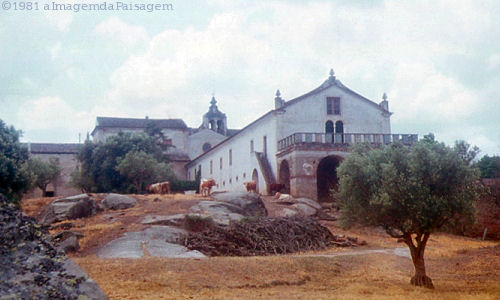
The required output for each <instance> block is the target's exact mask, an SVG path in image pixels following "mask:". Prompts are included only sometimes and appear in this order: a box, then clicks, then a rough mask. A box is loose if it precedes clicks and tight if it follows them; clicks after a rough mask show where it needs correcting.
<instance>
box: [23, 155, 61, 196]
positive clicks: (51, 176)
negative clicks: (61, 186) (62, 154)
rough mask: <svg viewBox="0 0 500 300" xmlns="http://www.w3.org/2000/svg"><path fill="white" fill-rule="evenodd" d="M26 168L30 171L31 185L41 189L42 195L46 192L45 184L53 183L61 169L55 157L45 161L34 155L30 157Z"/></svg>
mask: <svg viewBox="0 0 500 300" xmlns="http://www.w3.org/2000/svg"><path fill="white" fill-rule="evenodd" d="M27 169H28V171H29V172H30V173H31V176H32V180H33V182H32V183H33V185H34V186H36V187H38V188H39V189H41V190H42V193H43V194H42V197H45V196H46V194H47V186H48V185H49V184H50V183H54V182H55V181H56V180H57V178H59V175H60V174H61V171H62V168H61V166H60V165H59V161H58V160H57V159H55V158H50V159H49V161H47V162H46V161H43V160H41V159H39V158H36V157H35V158H31V159H30V160H29V161H28V164H27Z"/></svg>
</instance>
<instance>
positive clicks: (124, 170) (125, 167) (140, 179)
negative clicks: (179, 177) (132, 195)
mask: <svg viewBox="0 0 500 300" xmlns="http://www.w3.org/2000/svg"><path fill="white" fill-rule="evenodd" d="M116 169H117V170H118V172H120V175H122V176H125V177H126V178H127V179H129V180H130V181H131V182H133V183H134V185H135V188H136V192H137V193H141V192H142V191H143V189H144V185H145V184H149V183H153V182H158V181H164V180H168V179H170V178H173V171H172V168H171V167H170V166H169V165H167V164H166V163H164V162H162V163H160V162H158V160H157V159H156V158H155V157H154V156H153V155H151V154H147V153H146V152H144V151H130V152H128V153H127V154H126V155H125V157H124V158H123V159H121V160H119V164H118V166H116Z"/></svg>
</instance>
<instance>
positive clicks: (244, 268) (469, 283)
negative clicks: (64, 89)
mask: <svg viewBox="0 0 500 300" xmlns="http://www.w3.org/2000/svg"><path fill="white" fill-rule="evenodd" d="M134 196H135V195H134ZM95 197H96V199H98V200H100V199H102V197H103V195H95ZM135 197H136V198H137V199H138V202H139V205H137V206H135V207H134V208H130V209H126V210H120V211H105V212H102V213H99V214H98V215H96V216H93V217H91V218H88V219H81V220H72V221H66V222H72V223H73V224H74V228H73V229H72V230H76V231H79V232H82V233H83V234H84V235H85V237H84V238H83V239H82V240H80V243H81V246H82V249H81V250H80V251H79V252H78V253H75V254H73V255H71V256H72V257H73V258H74V260H75V261H76V262H77V263H78V264H79V265H80V266H81V267H83V268H84V269H85V270H86V271H87V272H88V273H89V275H90V276H91V277H92V278H93V279H94V280H95V281H96V282H97V283H98V284H99V285H100V286H101V288H102V289H103V290H104V291H105V292H106V293H107V295H108V296H109V297H110V299H360V298H363V299H403V298H404V299H500V242H498V241H496V242H495V241H480V240H476V239H471V238H466V237H459V236H453V235H449V234H442V233H438V234H433V235H431V238H430V240H429V244H428V249H427V251H426V266H427V271H428V275H429V276H430V277H431V278H432V279H433V281H434V285H435V287H436V289H435V290H427V289H423V288H416V287H413V286H411V285H410V284H409V280H410V277H411V275H412V273H413V266H412V264H411V261H410V260H409V259H408V258H405V257H401V256H396V255H394V254H382V253H370V254H364V255H342V256H338V255H335V254H338V253H339V252H345V253H344V254H347V253H349V252H351V251H357V252H359V251H360V250H369V249H384V248H386V249H394V248H398V247H404V246H405V245H404V244H398V243H397V242H396V241H395V240H394V239H392V238H390V237H388V236H387V235H386V234H385V233H384V232H383V231H382V230H379V229H376V228H353V229H350V230H348V231H344V230H342V229H341V228H340V227H339V225H338V224H337V222H331V221H330V222H324V223H323V224H324V225H326V226H327V227H328V228H329V229H330V230H331V231H332V232H333V233H334V234H346V235H349V236H354V237H358V238H359V239H361V240H365V241H367V242H368V245H366V246H363V247H357V248H355V249H353V248H330V249H326V250H323V251H316V252H308V253H299V254H293V255H280V256H266V257H213V258H206V259H170V258H157V257H143V258H140V259H101V258H98V257H97V256H96V254H95V253H96V251H97V249H99V248H100V247H101V246H102V245H104V244H106V243H107V242H109V241H111V240H113V239H115V238H117V237H120V236H121V235H122V234H123V233H124V232H128V231H138V230H141V229H143V228H144V227H145V226H144V225H141V224H140V221H141V220H142V219H143V218H144V216H145V215H147V214H157V215H169V214H175V213H182V212H186V211H187V209H188V208H189V207H190V206H192V205H193V204H194V203H196V202H197V201H200V200H202V199H205V198H201V197H198V196H195V197H193V196H184V195H162V196H159V195H146V196H142V195H137V196H135ZM155 199H156V200H155ZM51 200H53V199H47V198H41V199H32V200H27V201H24V202H23V208H24V210H25V212H26V213H28V214H30V215H36V214H37V213H38V211H40V209H41V208H42V207H43V206H44V205H46V204H47V203H49V202H50V201H51ZM265 202H266V205H267V207H268V208H269V209H270V210H271V212H270V214H271V215H273V213H274V211H275V210H276V209H278V208H279V207H277V206H275V205H274V204H271V203H270V202H269V198H266V199H265ZM315 255H316V256H315Z"/></svg>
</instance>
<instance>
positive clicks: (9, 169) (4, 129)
mask: <svg viewBox="0 0 500 300" xmlns="http://www.w3.org/2000/svg"><path fill="white" fill-rule="evenodd" d="M20 136H21V131H18V130H16V129H15V128H14V127H13V126H7V125H6V124H5V123H4V122H3V121H2V120H0V193H1V194H4V195H5V196H7V198H9V199H13V200H14V201H19V200H20V199H21V196H22V194H23V193H24V192H26V191H27V190H28V188H29V185H30V177H29V174H28V172H27V171H26V168H24V167H23V166H24V163H25V162H26V161H27V160H28V150H27V149H26V148H24V147H23V146H22V145H21V143H20V142H19V137H20Z"/></svg>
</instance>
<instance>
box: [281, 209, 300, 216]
mask: <svg viewBox="0 0 500 300" xmlns="http://www.w3.org/2000/svg"><path fill="white" fill-rule="evenodd" d="M297 214H298V212H297V211H296V210H293V209H289V208H283V209H282V210H281V211H280V212H279V213H278V216H279V217H283V218H290V217H293V216H296V215H297Z"/></svg>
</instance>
